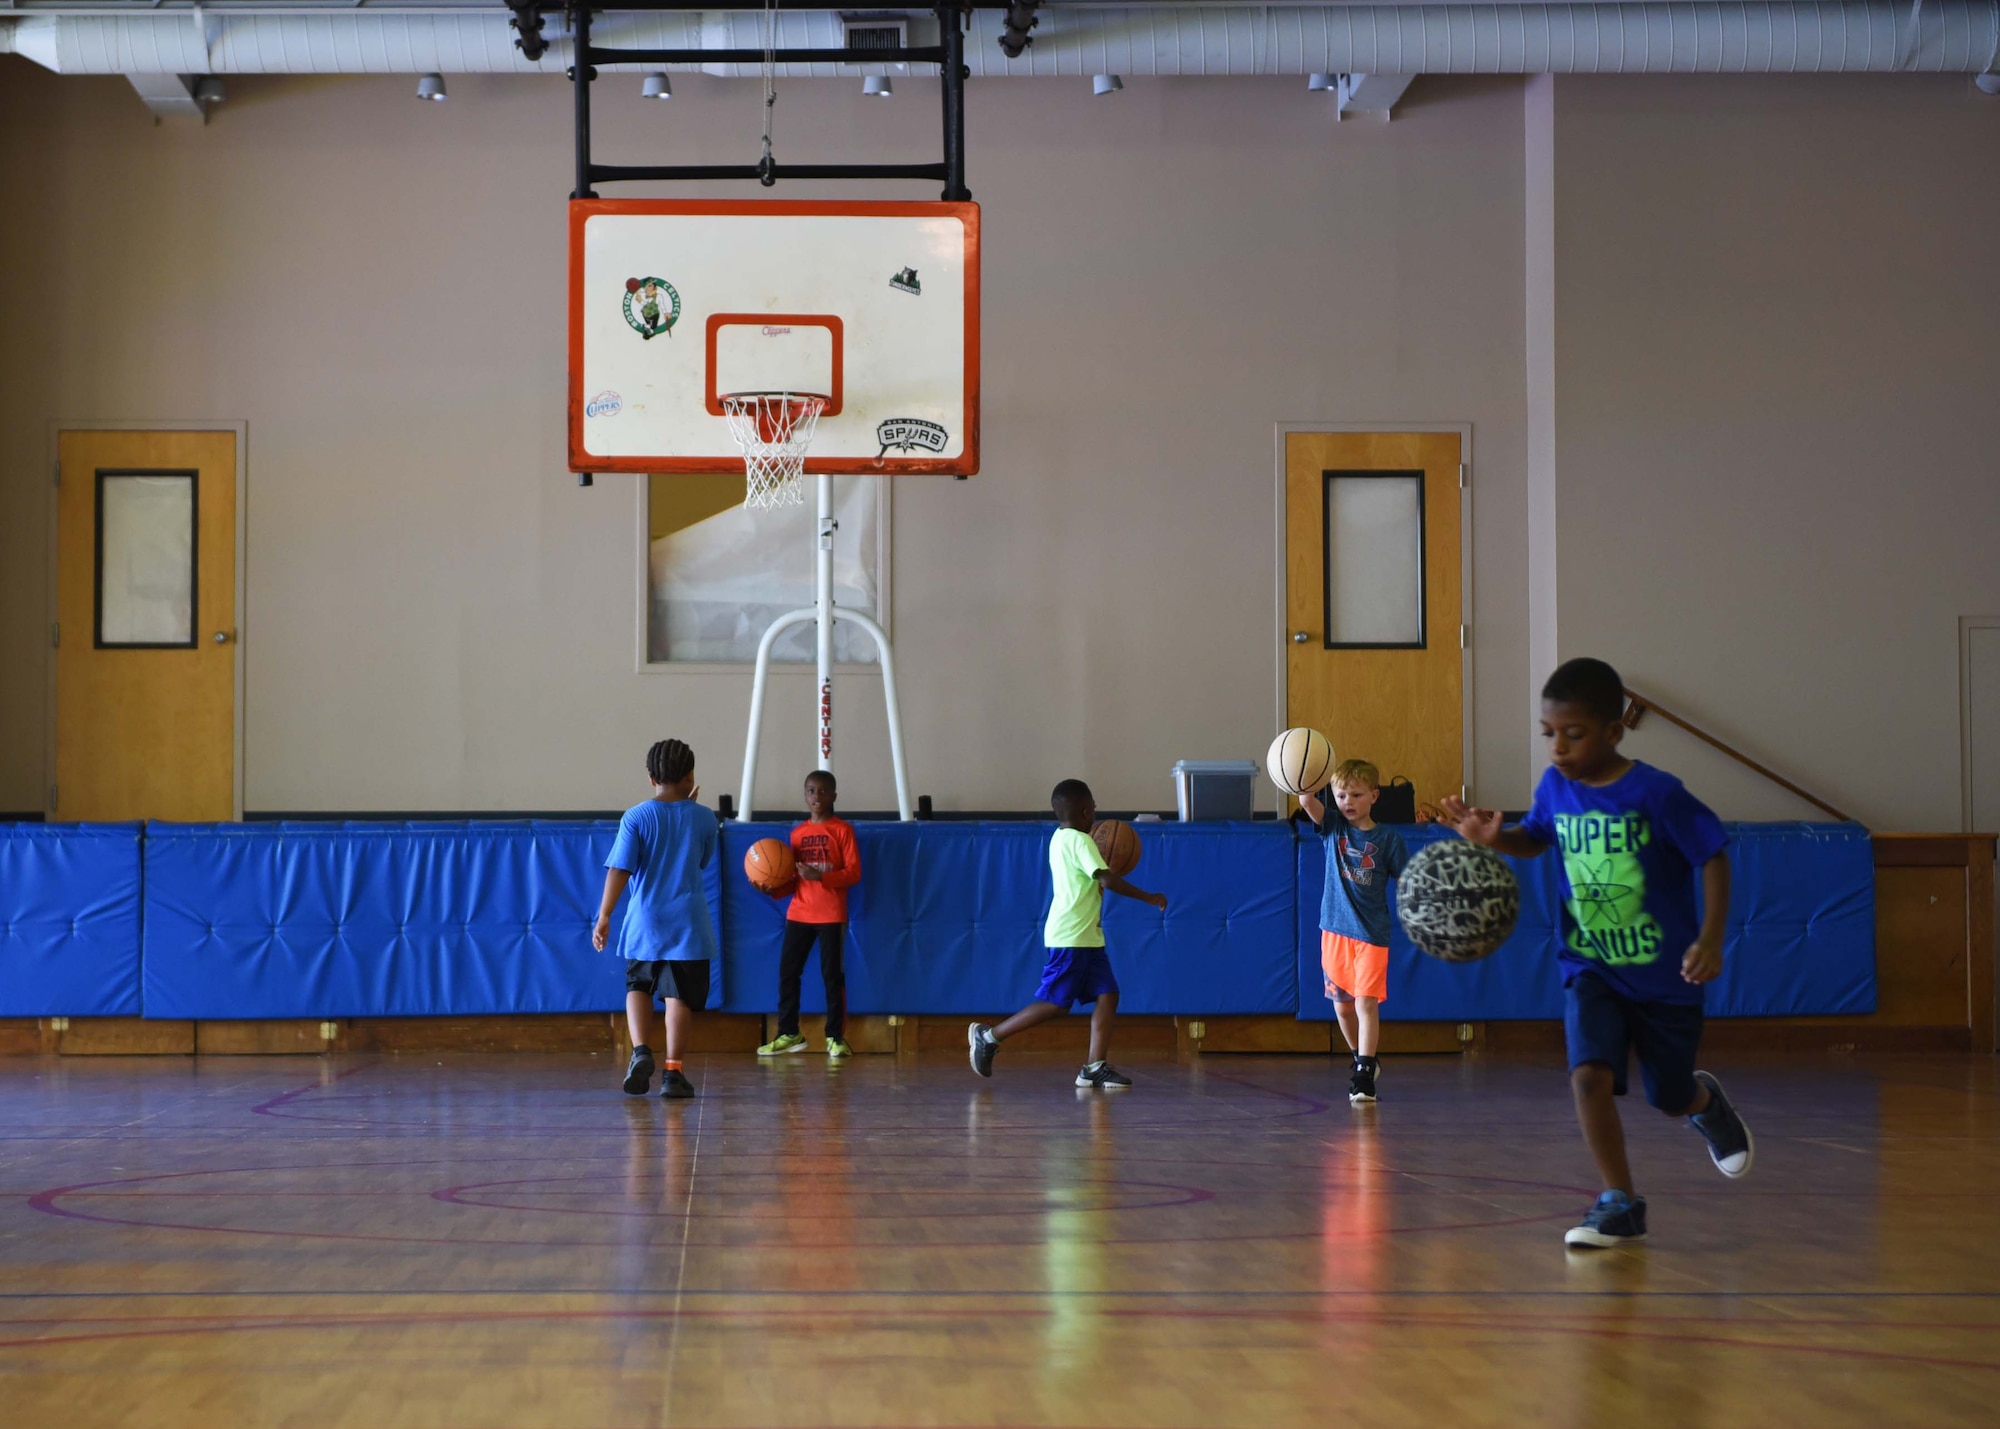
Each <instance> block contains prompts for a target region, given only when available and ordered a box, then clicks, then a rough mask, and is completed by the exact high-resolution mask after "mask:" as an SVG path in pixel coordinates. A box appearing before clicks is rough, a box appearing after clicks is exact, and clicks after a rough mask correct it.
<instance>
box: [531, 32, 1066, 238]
mask: <svg viewBox="0 0 2000 1429" xmlns="http://www.w3.org/2000/svg"><path fill="white" fill-rule="evenodd" d="M1020 3H1024V0H1016V4H1017V5H1018V4H1020ZM711 4H712V0H711ZM508 5H509V7H510V8H511V9H513V11H514V26H515V28H516V29H517V30H519V31H520V32H521V38H520V39H518V40H516V41H515V43H516V44H517V45H519V46H520V48H521V52H522V53H523V54H524V55H527V57H528V58H530V59H536V58H539V57H540V53H541V52H543V51H545V50H546V49H547V47H548V42H547V41H546V40H544V39H543V38H542V37H541V16H540V14H539V12H540V11H541V10H545V9H552V8H556V7H555V6H552V5H544V4H538V3H535V0H521V3H517V0H508ZM564 8H565V12H566V13H567V15H568V17H569V31H570V35H571V37H572V39H573V41H574V47H575V48H574V54H573V57H572V62H571V65H570V69H569V78H570V84H571V87H572V89H573V91H574V99H575V105H574V108H575V123H576V187H575V188H574V189H573V190H572V191H571V193H570V197H571V198H596V197H597V190H596V187H595V186H596V185H597V184H600V183H627V182H633V181H641V180H653V181H662V180H665V181H687V182H697V181H701V180H709V179H754V180H756V181H757V182H758V183H761V184H763V185H764V186H765V187H767V188H768V187H770V186H771V185H773V184H775V183H777V182H778V180H780V179H937V180H941V181H942V182H943V184H944V191H943V193H942V194H941V195H940V197H941V198H943V199H944V200H945V201H947V202H957V203H963V202H966V201H968V200H970V199H971V197H972V191H971V190H970V189H968V188H967V187H966V184H965V82H966V80H968V79H970V78H971V77H972V72H971V70H969V69H968V68H967V67H966V64H965V31H966V29H967V28H968V27H969V25H970V22H971V18H972V11H973V10H974V9H975V8H999V6H998V5H997V4H994V3H992V0H987V3H984V4H982V3H981V0H947V3H944V4H940V5H937V6H935V7H934V8H933V13H934V14H935V15H936V16H937V22H938V41H939V42H938V43H937V44H935V45H896V46H892V47H887V48H880V49H876V48H870V49H868V50H866V51H855V50H848V49H785V48H778V49H774V50H772V51H770V52H769V53H768V54H767V53H766V52H765V51H763V50H725V49H713V50H711V49H657V48H656V49H643V48H620V47H614V46H603V45H596V44H593V43H591V39H590V20H591V14H590V9H589V7H588V6H587V5H581V4H573V5H569V6H566V7H564ZM618 8H619V9H620V10H685V11H696V10H700V9H702V8H704V7H703V6H702V5H701V4H700V3H698V0H697V3H687V2H686V0H650V3H647V0H618ZM774 8H776V9H779V10H812V11H824V10H826V8H827V6H826V4H825V0H775V3H774ZM1032 8H1033V7H1032V6H1029V9H1031V10H1032ZM1009 13H1010V14H1011V13H1012V11H1011V9H1010V12H1009ZM529 18H532V20H533V24H532V26H530V25H529V24H528V23H527V20H528V19H529ZM1030 23H1032V17H1031V20H1030ZM531 44H532V45H533V46H534V48H533V49H531V48H530V45H531ZM1003 44H1004V41H1003ZM767 58H768V59H770V60H771V61H772V62H774V63H776V64H855V65H860V64H866V65H879V64H934V65H936V66H937V67H938V78H939V85H938V88H939V91H940V96H941V103H942V107H943V121H944V122H943V136H942V137H943V149H944V154H943V158H942V159H941V160H940V161H939V162H938V163H935V164H781V163H778V162H776V161H775V160H773V159H771V158H769V157H768V156H766V157H765V158H764V159H762V160H760V161H759V162H757V163H754V164H600V163H598V162H596V160H595V159H594V157H593V156H592V154H591V147H590V86H591V81H593V80H594V79H596V78H597V66H599V65H613V64H654V65H676V64H679V65H703V64H740V65H761V64H763V63H764V61H765V60H766V59H767Z"/></svg>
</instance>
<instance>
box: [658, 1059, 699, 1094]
mask: <svg viewBox="0 0 2000 1429" xmlns="http://www.w3.org/2000/svg"><path fill="white" fill-rule="evenodd" d="M660 1095H661V1096H663V1097H665V1098H666V1099H667V1100H668V1101H685V1100H686V1099H687V1098H689V1097H691V1096H693V1095H694V1083H693V1082H691V1081H689V1080H688V1079H687V1078H686V1077H685V1076H683V1075H682V1074H681V1069H680V1068H679V1067H669V1068H667V1074H666V1075H665V1076H664V1077H662V1078H660Z"/></svg>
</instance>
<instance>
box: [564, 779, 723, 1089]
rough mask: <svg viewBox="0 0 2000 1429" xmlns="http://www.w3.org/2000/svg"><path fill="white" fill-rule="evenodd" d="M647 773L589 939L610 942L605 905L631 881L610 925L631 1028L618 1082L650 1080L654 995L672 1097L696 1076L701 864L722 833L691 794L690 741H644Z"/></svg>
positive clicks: (615, 845)
mask: <svg viewBox="0 0 2000 1429" xmlns="http://www.w3.org/2000/svg"><path fill="white" fill-rule="evenodd" d="M646 777H647V778H648V779H650V780H651V781H652V785H653V797H652V798H650V799H648V800H647V801H646V802H645V803H643V804H635V805H633V806H632V807H631V808H629V809H627V810H626V811H625V817H624V818H622V819H620V820H619V821H618V837H617V838H616V839H615V840H614V841H613V842H612V845H611V852H610V853H609V854H607V855H606V856H605V859H604V900H603V902H602V903H601V904H600V905H599V906H598V911H597V926H596V927H595V928H594V929H592V930H591V935H590V942H591V946H592V947H594V948H596V949H597V951H599V952H600V953H601V952H603V951H604V949H605V948H606V946H608V945H609V943H610V941H611V910H612V909H614V908H616V907H617V906H618V899H619V896H620V895H621V894H623V893H624V892H625V888H626V885H627V884H628V883H629V884H630V885H631V888H632V897H631V900H630V901H629V902H628V903H626V905H625V925H624V927H623V928H622V929H621V930H620V931H619V935H618V951H619V952H620V953H621V954H623V955H624V958H625V1021H626V1024H627V1025H628V1026H629V1027H630V1028H631V1031H632V1061H631V1064H630V1065H629V1066H627V1067H626V1069H625V1090H626V1091H627V1092H629V1093H630V1094H631V1095H633V1096H635V1097H642V1096H644V1095H645V1094H646V1088H647V1086H648V1085H649V1084H650V1083H651V1082H652V1079H653V1051H652V1048H651V1046H650V1045H649V1044H648V1042H647V1038H648V1036H649V1035H650V1026H651V1023H652V1021H653V999H654V998H655V997H657V998H659V999H660V1000H661V1002H662V1003H663V1004H664V1005H665V1007H666V1013H665V1021H666V1038H665V1040H664V1041H663V1042H662V1044H661V1045H662V1047H663V1048H664V1049H665V1052H666V1057H665V1062H666V1074H665V1075H664V1076H662V1077H661V1078H660V1095H661V1096H663V1097H668V1098H672V1099H676V1100H678V1099H681V1098H685V1097H691V1096H693V1095H694V1083H692V1082H690V1081H689V1080H688V1079H687V1077H686V1075H685V1074H684V1073H683V1072H682V1071H681V1046H682V1044H683V1043H685V1042H686V1041H687V1034H688V1024H689V1023H690V1022H691V1021H692V1020H693V1018H694V1014H695V1012H696V1010H697V1009H699V1008H703V1007H706V1006H708V965H709V964H710V963H711V962H712V961H714V959H715V951H716V948H715V922H714V920H713V919H712V918H711V917H710V916H709V911H708V890H707V889H705V888H704V887H703V886H702V881H701V871H702V870H703V869H705V868H707V867H708V866H709V865H710V864H711V863H714V862H715V852H716V848H717V846H718V845H719V844H720V842H721V839H722V833H721V828H720V826H719V825H718V824H717V823H716V821H715V815H714V814H713V813H711V812H710V811H709V810H707V809H705V808H703V807H702V806H701V805H700V804H698V803H696V802H695V795H696V794H698V793H699V792H700V791H699V790H698V789H696V788H695V785H694V751H693V750H692V749H689V748H688V747H687V745H685V744H683V743H681V741H680V740H678V739H663V740H661V741H660V742H659V743H658V744H656V745H654V746H653V747H652V748H651V749H649V750H647V751H646Z"/></svg>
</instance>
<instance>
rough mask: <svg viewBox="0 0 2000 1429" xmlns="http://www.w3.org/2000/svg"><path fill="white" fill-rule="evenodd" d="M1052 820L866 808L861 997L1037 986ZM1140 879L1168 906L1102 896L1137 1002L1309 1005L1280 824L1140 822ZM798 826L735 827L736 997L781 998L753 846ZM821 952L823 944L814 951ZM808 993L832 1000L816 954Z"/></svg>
mask: <svg viewBox="0 0 2000 1429" xmlns="http://www.w3.org/2000/svg"><path fill="white" fill-rule="evenodd" d="M1053 827H1054V826H1053V825H1050V824H1021V823H992V824H973V823H945V824H861V825H858V826H857V827H856V838H857V840H858V842H859V844H860V851H861V866H862V875H863V876H862V881H861V883H860V885H859V886H858V887H856V888H855V890H854V891H853V892H852V893H851V894H850V895H849V897H848V917H849V935H848V942H847V1005H848V1008H849V1010H850V1011H853V1012H908V1013H967V1014H973V1013H992V1012H1001V1011H1011V1010H1012V1009H1014V1008H1016V1007H1019V1006H1021V1005H1022V1004H1024V1003H1026V1002H1027V1001H1028V1000H1029V999H1030V998H1031V997H1033V996H1034V992H1035V988H1036V986H1037V984H1038V983H1039V982H1040V979H1041V970H1042V961H1043V957H1044V951H1045V950H1044V949H1043V946H1042V919H1043V917H1044V916H1045V915H1046V914H1047V912H1048V906H1049V898H1050V881H1049V869H1048V841H1049V835H1050V833H1051V831H1052V830H1053ZM1134 827H1135V828H1136V829H1137V830H1138V833H1139V844H1140V863H1139V868H1138V870H1137V871H1136V872H1135V873H1134V874H1133V875H1132V881H1133V882H1135V883H1136V884H1138V885H1139V886H1140V887H1142V888H1146V889H1150V890H1154V891H1157V892H1162V893H1165V894H1167V896H1168V899H1169V903H1168V908H1167V911H1166V913H1165V914H1164V915H1162V914H1160V913H1159V912H1157V911H1156V910H1154V909H1152V908H1150V907H1148V906H1146V905H1145V904H1142V903H1135V902H1133V901H1131V900H1130V899H1126V898H1120V897H1118V896H1116V895H1110V896H1108V897H1107V898H1106V899H1105V922H1104V930H1105V939H1106V943H1107V946H1108V947H1109V948H1110V951H1111V957H1112V964H1113V966H1114V968H1115V969H1116V970H1117V974H1118V980H1119V983H1120V984H1121V986H1122V988H1123V993H1122V995H1121V997H1120V999H1119V1006H1120V1009H1121V1010H1122V1011H1126V1012H1150V1013H1175V1012H1205V1013H1229V1012H1244V1013H1255V1012H1274V1013H1289V1012H1291V1011H1292V1010H1293V1009H1294V1007H1295V1006H1296V1005H1297V992H1296V989H1295V987H1294V981H1293V979H1294V973H1293V964H1292V939H1293V933H1292V879H1291V862H1292V847H1291V844H1292V840H1291V837H1290V834H1289V832H1288V831H1287V830H1286V829H1284V828H1283V827H1282V826H1279V825H1273V824H1220V823H1218V824H1188V825H1178V824H1139V825H1135V826H1134ZM786 832H787V826H783V825H775V824H761V825H760V824H733V825H730V826H729V827H728V828H726V829H725V830H724V831H723V852H724V859H723V883H722V923H723V928H724V930H725V931H724V934H723V947H724V961H725V963H727V965H728V968H729V973H728V978H727V981H728V983H729V987H730V989H731V998H730V1000H729V1001H728V1002H726V1003H725V1004H724V1006H725V1007H726V1008H727V1009H729V1010H732V1011H742V1012H763V1011H769V1010H771V1009H773V1008H775V1007H776V1006H777V997H778V941H779V938H780V937H781V936H782V933H783V928H782V924H783V920H784V903H783V901H782V900H777V899H771V898H767V897H765V896H764V895H763V894H761V893H759V892H757V891H756V890H755V889H753V888H752V887H751V886H750V884H749V882H748V881H747V880H746V879H745V878H744V877H743V855H744V854H745V853H746V852H748V851H749V848H750V845H751V844H752V843H754V842H755V841H756V840H758V839H760V838H782V837H784V836H785V833H786ZM816 956H817V955H815V957H816ZM801 1007H802V1008H803V1009H804V1010H805V1011H806V1012H815V1013H816V1012H821V1011H824V1010H825V998H824V996H823V995H822V993H821V985H820V978H819V973H818V969H817V963H816V962H814V963H809V964H808V965H807V969H806V977H805V985H804V991H803V996H802V998H801Z"/></svg>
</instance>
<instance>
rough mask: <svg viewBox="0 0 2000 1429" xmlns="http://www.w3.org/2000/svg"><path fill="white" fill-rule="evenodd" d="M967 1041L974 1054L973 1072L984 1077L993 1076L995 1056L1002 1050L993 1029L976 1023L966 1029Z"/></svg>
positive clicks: (981, 1023)
mask: <svg viewBox="0 0 2000 1429" xmlns="http://www.w3.org/2000/svg"><path fill="white" fill-rule="evenodd" d="M965 1040H966V1043H967V1045H968V1046H969V1047H970V1049H971V1053H972V1070H973V1071H975V1072H977V1073H979V1075H980V1076H982V1077H990V1076H992V1075H993V1054H994V1053H995V1052H998V1051H999V1050H1000V1044H999V1043H998V1042H997V1041H995V1040H994V1037H993V1029H992V1028H991V1027H988V1026H987V1025H986V1024H985V1023H984V1022H975V1023H973V1024H972V1025H971V1026H970V1027H968V1028H966V1029H965Z"/></svg>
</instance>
